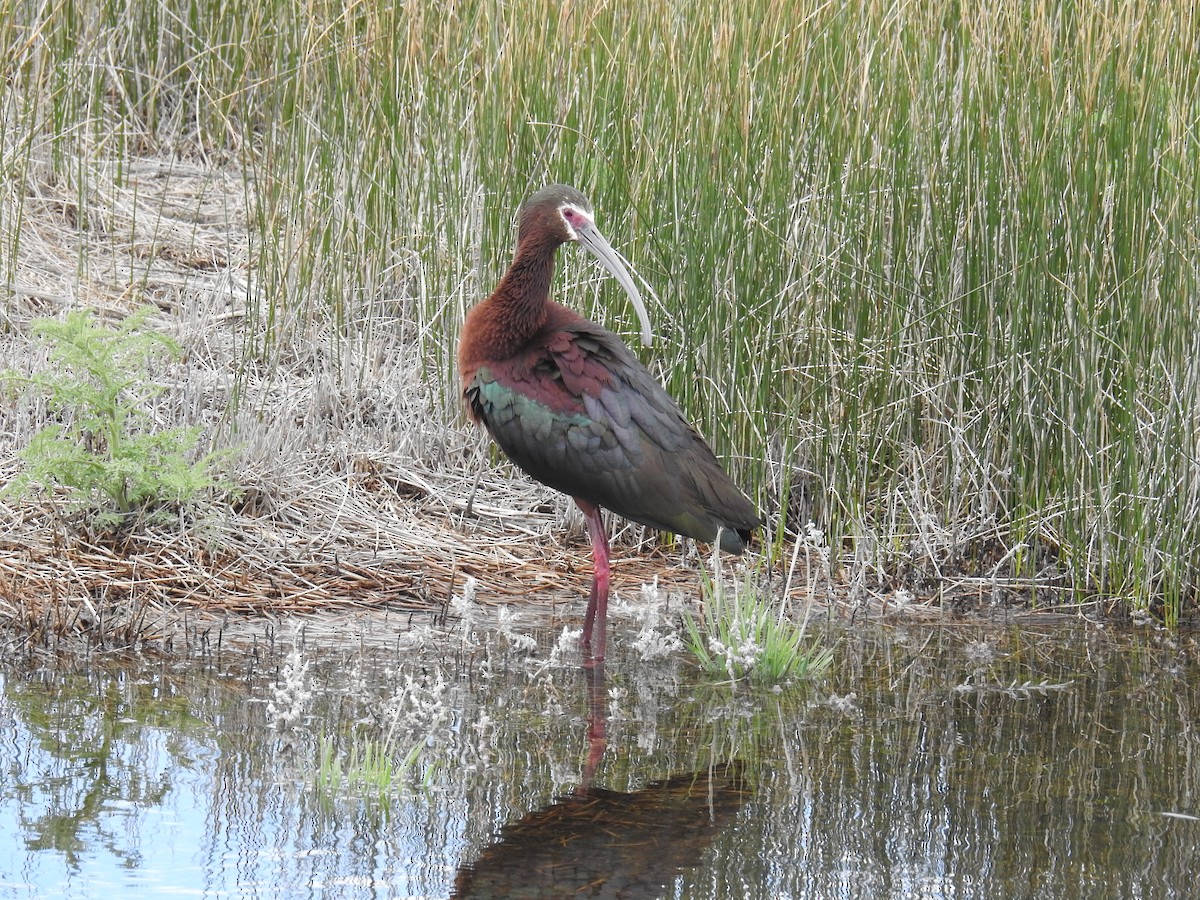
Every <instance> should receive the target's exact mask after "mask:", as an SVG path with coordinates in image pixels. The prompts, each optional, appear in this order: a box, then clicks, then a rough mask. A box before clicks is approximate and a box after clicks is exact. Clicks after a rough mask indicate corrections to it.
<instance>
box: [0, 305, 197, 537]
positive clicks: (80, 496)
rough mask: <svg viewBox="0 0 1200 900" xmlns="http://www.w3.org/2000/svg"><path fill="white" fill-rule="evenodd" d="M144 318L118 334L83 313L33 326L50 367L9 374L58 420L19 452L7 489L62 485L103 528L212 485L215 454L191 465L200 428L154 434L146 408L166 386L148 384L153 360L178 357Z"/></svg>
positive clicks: (154, 512) (154, 514)
mask: <svg viewBox="0 0 1200 900" xmlns="http://www.w3.org/2000/svg"><path fill="white" fill-rule="evenodd" d="M151 312H153V307H145V308H143V309H141V310H139V311H138V312H136V313H134V314H133V315H131V316H129V317H128V318H126V319H125V321H124V322H122V324H121V325H120V327H119V328H109V327H107V326H104V325H100V324H98V323H97V322H96V320H95V317H94V316H93V314H92V312H91V311H90V310H72V311H71V312H69V313H67V315H66V317H65V318H63V319H61V320H58V319H39V320H37V321H36V322H34V324H33V331H34V333H35V335H37V337H38V338H39V339H40V340H41V341H43V342H44V343H46V344H48V345H49V347H50V359H51V362H52V367H51V369H50V371H48V372H46V373H39V374H35V375H32V376H29V377H25V376H20V375H17V374H16V373H13V372H8V373H6V377H7V378H8V379H9V380H17V379H23V380H25V381H26V382H27V383H28V385H29V386H31V387H32V388H34V389H35V390H37V391H40V392H41V393H42V394H44V396H45V399H46V403H47V405H48V406H49V409H50V412H51V413H52V416H53V418H54V419H55V420H56V421H54V422H53V423H52V424H49V425H45V426H44V427H42V428H41V429H40V430H38V431H37V432H36V433H35V434H34V436H33V438H32V439H31V440H30V442H29V446H28V447H26V448H25V449H24V450H22V451H21V452H20V453H19V456H20V458H21V459H22V461H23V462H24V463H25V469H24V471H22V472H21V473H20V474H19V475H17V477H16V478H15V479H14V480H13V481H12V483H11V484H10V485H9V487H8V488H7V490H9V491H13V492H17V493H23V494H25V495H31V494H34V493H37V492H38V491H49V490H52V489H53V488H54V487H56V486H57V487H63V488H65V489H66V490H67V491H68V493H69V495H70V499H71V503H72V505H73V507H74V508H75V510H76V511H77V512H86V513H87V514H88V521H89V523H90V525H91V526H92V527H95V528H97V529H99V530H102V531H103V530H115V529H116V528H118V527H121V526H124V525H128V524H130V523H132V522H134V521H138V520H141V521H155V520H158V519H160V518H164V517H166V516H167V515H168V514H169V512H170V511H171V510H173V509H175V508H178V507H179V506H182V505H184V504H186V503H188V502H189V501H191V500H192V499H193V498H195V496H196V495H197V494H198V493H199V492H200V491H202V490H204V489H206V488H208V487H211V486H212V484H213V479H212V477H211V475H210V474H209V471H210V467H211V464H212V462H213V454H208V455H206V456H203V457H202V458H200V459H199V460H197V461H194V462H193V461H192V460H191V459H190V457H191V456H192V455H193V453H194V451H195V449H196V441H197V438H198V437H199V433H200V429H199V428H198V427H190V428H166V429H163V428H159V427H158V425H157V423H156V421H155V419H154V416H153V415H152V414H151V412H150V411H149V404H150V401H152V400H153V399H154V398H155V397H156V396H158V395H159V394H161V393H162V392H163V391H164V390H165V388H164V387H163V386H162V385H158V384H154V383H152V382H151V381H149V380H148V377H147V371H148V366H149V364H150V362H151V361H152V360H154V359H156V358H158V357H160V356H162V355H167V356H172V357H174V356H178V355H179V353H180V348H179V345H178V344H176V343H175V341H173V340H172V339H171V338H170V337H168V336H167V335H165V334H161V333H159V332H157V331H154V330H153V329H150V328H147V327H146V320H147V318H148V317H149V315H150V314H151Z"/></svg>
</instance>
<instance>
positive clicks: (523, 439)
mask: <svg viewBox="0 0 1200 900" xmlns="http://www.w3.org/2000/svg"><path fill="white" fill-rule="evenodd" d="M465 396H466V399H467V402H468V403H469V404H470V406H471V409H472V411H473V412H474V414H475V416H476V417H477V418H478V419H479V420H480V421H482V422H483V423H484V424H485V425H486V426H487V429H488V431H489V432H491V434H492V436H493V438H495V440H496V443H498V444H499V445H500V447H501V448H502V449H503V450H504V452H505V453H507V454H508V456H509V458H510V459H512V461H513V462H515V463H516V464H517V465H518V466H520V467H521V468H522V469H524V470H525V471H526V472H528V473H529V474H530V475H531V476H533V477H534V478H535V479H537V480H538V481H540V482H542V483H543V484H547V485H549V486H551V487H553V488H555V489H557V490H560V491H563V492H564V493H567V494H570V495H572V496H575V497H579V498H581V499H584V500H587V501H589V502H591V503H596V504H599V505H600V506H603V507H606V508H607V509H611V510H613V511H614V512H617V513H619V514H620V515H623V516H625V517H626V518H629V519H633V520H634V521H637V522H641V523H643V524H646V525H650V526H651V527H654V528H659V529H662V530H666V531H675V532H678V533H681V534H688V535H691V536H693V537H696V538H698V539H701V540H708V541H711V540H713V539H714V538H715V537H716V534H717V529H718V528H720V527H725V528H727V529H731V530H733V531H735V532H745V531H747V530H749V529H750V528H753V527H755V526H756V525H757V524H759V519H758V516H757V513H756V511H755V509H754V507H753V505H752V504H751V503H750V501H749V500H748V499H746V497H745V496H744V495H743V494H742V493H741V491H740V490H738V488H737V487H736V486H735V485H734V484H733V483H732V482H731V481H730V480H729V477H728V476H727V475H726V474H725V472H724V470H723V469H722V468H721V466H720V464H719V463H718V462H717V460H716V458H715V457H714V456H713V454H712V451H711V450H709V448H708V446H707V444H705V443H704V441H703V439H701V438H700V436H699V435H698V434H697V433H696V432H695V430H694V429H693V428H692V427H691V425H689V424H688V422H687V420H686V419H685V418H684V416H683V413H682V412H681V411H680V409H679V406H678V405H677V404H676V403H675V401H674V400H673V399H672V398H671V397H670V396H669V395H668V394H667V392H666V391H664V390H663V389H662V387H661V386H660V385H659V384H658V382H657V381H656V380H655V379H654V377H653V376H652V375H651V374H650V373H649V372H648V371H646V368H645V367H644V366H643V365H642V364H641V363H640V362H639V361H638V359H637V358H636V357H635V356H634V355H633V353H632V352H631V351H630V350H629V348H627V347H626V346H625V345H624V343H622V342H621V339H620V338H618V337H617V336H616V335H615V334H613V333H612V332H610V331H608V330H606V329H604V328H601V327H600V326H598V325H595V324H593V323H590V322H578V323H573V324H570V325H566V326H563V325H560V326H558V327H556V328H555V329H554V330H552V331H548V332H547V333H545V334H544V335H541V336H539V337H538V338H537V339H536V340H534V341H533V342H531V344H530V345H529V346H528V347H527V348H526V349H525V350H524V351H522V353H520V354H518V355H517V356H515V357H513V358H512V359H509V360H506V361H504V362H502V363H492V364H488V365H484V366H480V367H479V369H478V371H477V372H476V374H475V377H474V379H473V380H472V381H471V383H470V384H469V385H468V386H467V388H466V391H465ZM732 543H734V544H736V543H737V541H736V540H733V541H732ZM730 544H731V542H730V540H725V541H723V545H726V546H727V548H728V547H730Z"/></svg>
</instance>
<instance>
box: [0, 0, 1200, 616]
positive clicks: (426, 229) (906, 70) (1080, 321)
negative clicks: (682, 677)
mask: <svg viewBox="0 0 1200 900" xmlns="http://www.w3.org/2000/svg"><path fill="white" fill-rule="evenodd" d="M734 7H736V8H734ZM7 15H8V16H9V19H8V21H7V22H6V23H5V24H3V25H2V26H0V28H2V29H3V30H2V31H0V36H2V37H3V40H4V41H5V43H6V45H7V47H8V48H9V50H10V52H9V53H8V54H7V58H8V59H9V60H11V61H10V62H9V63H8V65H9V67H10V69H11V70H12V71H13V72H14V73H15V76H14V77H13V78H11V79H10V80H9V82H8V87H7V88H6V91H7V96H6V98H5V106H6V113H9V114H10V115H9V116H8V117H7V118H6V121H7V122H8V123H9V124H8V125H7V126H6V129H7V132H6V134H5V136H4V150H3V152H4V162H5V167H6V169H10V170H11V169H12V168H14V167H15V168H17V169H20V168H22V167H23V166H26V165H28V163H27V160H28V159H29V149H28V148H29V146H30V144H29V140H31V138H30V136H31V135H35V134H37V135H45V136H47V137H49V138H50V141H51V145H52V147H53V148H54V153H55V159H56V160H57V163H56V165H57V166H58V168H59V169H60V170H61V171H63V172H64V173H65V174H66V175H67V176H68V177H78V178H80V180H81V181H83V180H85V179H86V168H87V167H86V164H85V162H83V161H85V160H87V159H89V158H91V157H94V156H95V155H96V154H108V155H115V156H121V155H136V154H138V153H164V152H167V153H179V154H203V155H205V156H206V157H209V158H211V159H213V160H216V161H220V160H228V161H229V162H230V163H232V164H236V165H239V166H240V167H241V168H242V170H243V171H244V173H245V177H246V178H247V179H248V181H249V183H250V184H251V186H252V188H253V191H252V196H253V197H254V201H253V205H252V209H250V210H248V211H247V213H248V214H249V216H250V218H251V222H252V235H253V246H252V247H251V248H250V249H251V255H252V262H253V264H252V267H251V277H252V279H253V285H254V297H255V303H256V306H255V310H254V312H255V317H254V320H253V322H252V323H251V326H250V327H248V328H247V330H246V341H245V345H246V354H247V360H251V359H255V360H265V361H267V362H271V363H274V362H277V361H278V360H279V359H280V358H281V352H282V351H283V349H284V348H286V347H287V346H288V343H289V342H290V341H292V340H294V339H296V336H297V335H300V334H302V333H303V332H304V331H305V330H306V329H309V328H312V327H315V326H318V327H332V328H334V329H337V330H338V331H339V332H340V333H343V334H346V335H349V336H351V338H353V336H355V335H361V334H364V333H367V332H370V331H372V330H376V329H380V328H385V329H389V331H388V332H387V333H388V334H390V335H392V336H393V338H394V340H396V341H407V342H411V343H412V344H413V345H415V346H416V347H417V348H418V349H419V353H418V358H419V360H420V361H421V363H420V364H421V365H423V366H424V368H425V370H426V372H427V375H428V377H429V378H430V379H431V380H432V381H434V382H436V383H437V384H438V385H439V386H440V390H441V397H442V404H441V415H443V416H444V417H445V421H446V423H447V424H453V423H456V422H458V421H459V419H458V416H459V412H458V409H457V398H456V389H455V387H454V384H453V348H454V344H455V339H456V335H457V328H458V323H459V322H460V320H461V314H462V312H463V310H464V309H465V308H466V307H467V306H469V305H470V304H472V303H473V302H475V301H476V300H477V299H479V298H480V297H482V296H484V295H485V294H486V293H487V292H488V290H489V289H490V286H491V284H492V283H494V281H495V279H496V278H497V277H498V276H499V274H500V272H501V271H502V269H503V266H504V264H505V263H506V261H507V257H508V255H509V253H510V252H511V246H512V228H511V224H512V216H513V212H514V210H515V208H516V206H517V204H518V203H519V202H520V200H521V199H522V198H523V197H524V196H526V195H527V194H528V193H529V192H530V191H531V190H532V189H534V188H536V187H537V186H540V185H541V184H543V183H545V182H546V181H548V180H563V181H570V182H573V183H575V184H576V185H578V186H579V187H581V188H582V189H583V190H584V191H585V192H587V193H588V194H589V195H590V196H591V197H592V199H593V201H594V202H595V204H596V207H597V213H598V218H599V222H600V224H601V227H602V228H603V229H604V230H605V231H606V233H607V234H608V235H609V236H610V237H611V238H612V239H613V240H614V242H615V243H616V244H617V246H618V247H620V248H621V249H622V251H623V252H624V253H625V254H626V255H627V256H628V257H629V258H630V259H631V261H632V262H633V263H634V265H635V267H636V268H637V269H638V270H639V272H640V273H641V274H642V275H643V276H644V277H645V278H646V279H647V280H648V281H649V282H650V284H651V285H652V286H653V287H654V289H655V291H656V293H657V295H658V300H657V303H655V304H652V306H653V309H652V312H653V313H654V314H655V318H656V320H657V329H658V332H659V339H658V342H657V346H656V347H655V348H654V349H652V350H650V351H644V352H642V356H643V358H644V359H645V360H646V361H647V362H648V363H649V364H650V365H651V366H652V367H654V368H655V369H656V370H657V371H658V372H659V373H660V375H661V376H662V378H663V380H664V381H665V383H666V384H667V386H668V388H669V389H670V390H671V392H672V393H673V394H674V395H675V396H677V397H678V398H679V399H680V401H681V402H682V403H683V405H684V406H685V408H686V409H687V410H688V412H689V413H690V415H691V416H692V417H693V418H694V420H695V421H696V422H697V425H698V427H699V428H700V430H701V431H702V432H704V433H705V434H706V435H707V436H708V437H710V439H711V440H712V441H713V443H714V445H715V447H716V448H717V450H718V452H719V453H720V454H722V455H723V456H725V457H726V458H727V459H728V460H729V461H730V464H731V467H732V468H733V470H734V471H735V473H736V475H737V477H738V478H739V479H740V480H742V481H743V482H744V483H745V484H746V485H747V486H748V487H749V489H750V490H751V491H752V492H753V493H754V494H755V495H756V496H757V497H758V498H759V499H760V501H761V503H762V504H763V506H764V508H765V509H766V510H767V512H768V515H769V518H770V526H769V530H770V532H771V533H772V534H775V535H778V534H779V533H781V532H784V531H787V532H791V533H795V532H796V530H797V529H800V528H802V527H803V525H804V524H805V521H806V520H807V519H808V518H810V517H811V518H814V519H816V520H817V521H818V522H820V523H822V525H823V527H825V529H826V530H827V531H828V533H829V534H830V537H831V539H832V541H833V543H834V545H835V546H838V545H842V546H844V547H845V548H846V549H853V550H854V554H855V558H856V559H858V560H859V561H860V562H861V564H863V565H864V566H865V567H866V568H867V570H868V571H869V573H871V574H878V575H879V576H880V577H884V576H889V577H890V576H891V575H894V574H895V573H896V572H904V571H908V570H909V569H910V568H912V567H913V566H916V567H918V568H919V567H920V566H921V565H924V564H926V563H927V564H929V565H931V566H933V567H934V568H937V569H943V568H945V567H947V566H951V565H952V566H958V567H962V568H964V569H966V570H967V571H968V573H969V574H976V575H979V576H982V577H1012V576H1020V577H1022V578H1025V579H1040V578H1045V577H1046V574H1047V573H1060V572H1061V573H1065V581H1055V582H1054V583H1055V584H1056V585H1058V586H1059V587H1063V586H1065V587H1066V588H1067V589H1068V591H1069V593H1070V595H1071V596H1078V597H1083V596H1088V595H1091V594H1093V593H1095V592H1100V593H1103V594H1106V595H1111V596H1117V597H1123V598H1127V599H1129V600H1130V601H1131V602H1133V603H1135V604H1137V605H1147V604H1157V603H1160V602H1161V603H1162V604H1163V605H1164V607H1163V608H1164V613H1165V615H1166V616H1167V618H1168V619H1173V618H1174V617H1175V616H1177V615H1178V614H1179V612H1180V611H1181V609H1182V606H1183V604H1185V603H1186V602H1191V601H1192V599H1193V598H1194V595H1195V591H1196V587H1197V584H1198V583H1200V571H1198V569H1197V562H1196V557H1195V554H1194V553H1192V552H1191V548H1192V547H1194V546H1195V545H1196V543H1197V538H1200V534H1197V526H1196V525H1195V524H1193V523H1195V522H1197V521H1200V519H1198V517H1197V515H1196V511H1197V506H1198V505H1200V482H1198V479H1197V478H1196V467H1197V460H1196V453H1197V450H1196V447H1197V437H1198V433H1200V409H1198V407H1200V404H1198V403H1197V402H1196V397H1197V396H1198V394H1197V391H1198V388H1200V385H1198V384H1197V380H1198V378H1197V366H1198V363H1197V360H1200V352H1198V350H1200V347H1198V346H1197V344H1198V342H1200V341H1198V338H1197V334H1198V332H1197V328H1196V314H1195V312H1194V310H1195V309H1196V307H1197V303H1196V300H1197V293H1198V292H1197V286H1198V285H1197V282H1198V280H1200V275H1198V272H1200V265H1198V263H1197V259H1198V258H1200V254H1198V253H1197V249H1198V246H1197V245H1198V243H1200V236H1198V233H1197V230H1196V222H1197V221H1198V215H1200V199H1198V198H1200V158H1198V157H1200V141H1197V138H1196V130H1195V122H1196V121H1200V88H1198V75H1197V73H1198V72H1200V63H1196V62H1195V61H1194V56H1195V54H1194V47H1193V46H1192V43H1193V37H1192V36H1194V35H1195V34H1196V33H1197V30H1198V24H1200V23H1198V22H1197V20H1196V14H1195V10H1194V9H1193V8H1192V6H1191V5H1190V4H1187V3H1182V2H1180V0H1162V2H1152V0H1137V2H1132V3H1120V4H1118V3H1111V4H1109V3H1101V4H1094V3H1077V2H1065V3H1053V4H1047V3H1043V2H1038V0H1028V2H1024V3H1020V4H1008V3H998V2H997V3H983V4H971V5H967V6H963V5H961V4H957V3H948V2H942V3H934V4H925V5H919V4H918V5H915V6H914V5H912V4H895V3H883V2H860V3H853V4H848V5H846V4H819V3H801V4H780V3H774V2H769V0H751V2H748V3H743V4H725V3H716V2H712V0H705V2H701V3H698V4H688V5H681V4H677V3H671V2H666V0H641V2H638V3H634V4H599V5H596V4H591V5H589V4H582V3H563V2H557V0H554V2H552V0H517V2H513V3H505V4H501V3H498V2H495V0H466V2H462V3H455V4H451V5H448V6H447V5H445V4H433V3H411V4H404V5H402V6H392V5H389V4H380V3H376V2H365V0H364V2H350V3H348V4H347V3H343V2H340V0H339V2H337V3H332V2H327V3H315V4H313V3H308V4H296V3H292V2H285V0H269V2H266V3H261V2H257V3H248V2H235V3H232V4H228V3H214V2H211V0H193V2H191V3H189V4H185V5H184V6H183V7H181V8H180V9H178V10H172V11H171V12H167V11H166V10H165V9H164V8H162V7H161V5H160V4H159V3H158V2H157V0H124V2H114V0H94V2H91V3H86V2H81V3H71V2H64V3H62V4H58V5H53V6H49V7H46V6H43V5H36V4H19V5H17V6H16V7H15V8H10V12H9V13H8V14H7ZM39 16H41V17H42V18H38V17H39ZM131 22H132V23H134V24H135V27H132V28H131V27H130V23H131ZM33 98H36V99H33ZM72 170H73V171H74V172H75V173H76V174H75V175H72V174H71V172H72ZM85 189H86V185H82V184H81V186H80V190H81V191H85ZM9 218H10V211H5V221H8V219H9ZM7 239H9V238H8V237H7V236H6V240H7ZM6 253H7V251H6ZM575 257H576V255H574V254H570V253H566V254H564V269H565V278H564V279H563V281H562V282H561V283H562V284H563V285H564V293H565V294H567V298H568V302H570V303H572V304H575V305H578V306H580V307H582V308H583V309H584V310H585V311H587V312H589V313H592V314H595V315H598V316H602V317H603V318H604V320H605V321H607V322H609V323H610V324H612V325H613V326H614V327H616V328H618V329H619V330H622V331H624V332H626V333H632V331H633V320H632V316H631V314H630V312H629V310H627V309H626V308H625V306H624V305H611V306H610V302H611V301H612V300H613V298H614V297H616V296H617V295H616V294H615V293H614V292H613V290H612V288H611V287H608V286H602V287H597V286H596V284H597V281H596V276H595V271H594V269H593V268H591V267H590V266H588V265H587V264H586V263H585V262H584V261H582V260H580V259H577V258H575ZM7 258H8V256H5V259H7ZM568 286H570V287H568ZM360 365H361V364H360ZM358 374H359V377H361V378H362V379H364V380H369V379H370V378H371V377H373V373H372V372H371V371H370V370H369V369H368V368H366V367H364V368H363V370H362V371H361V372H360V373H358ZM773 545H774V544H773V542H772V546H773ZM971 559H975V560H976V562H975V563H971V562H970V560H971ZM1054 596H1057V595H1054Z"/></svg>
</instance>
